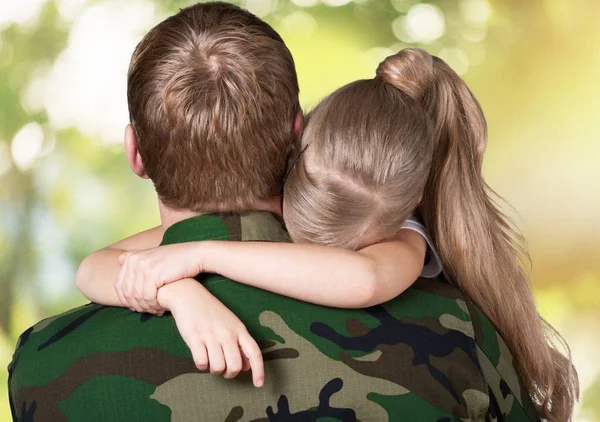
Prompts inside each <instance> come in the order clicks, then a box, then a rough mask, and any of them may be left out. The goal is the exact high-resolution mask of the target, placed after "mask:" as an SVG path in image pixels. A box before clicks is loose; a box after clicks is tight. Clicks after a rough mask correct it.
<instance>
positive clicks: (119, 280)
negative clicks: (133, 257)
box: [115, 260, 130, 307]
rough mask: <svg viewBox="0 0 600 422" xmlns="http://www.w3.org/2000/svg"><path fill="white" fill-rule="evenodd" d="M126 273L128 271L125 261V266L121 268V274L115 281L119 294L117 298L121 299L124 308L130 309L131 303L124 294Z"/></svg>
mask: <svg viewBox="0 0 600 422" xmlns="http://www.w3.org/2000/svg"><path fill="white" fill-rule="evenodd" d="M126 271H127V260H125V261H124V262H123V265H122V266H121V270H120V271H119V274H118V275H117V279H116V280H115V291H116V292H117V297H118V298H119V301H120V302H121V303H122V304H123V306H126V307H130V306H129V302H128V301H127V298H126V297H125V295H124V294H123V283H124V278H125V272H126Z"/></svg>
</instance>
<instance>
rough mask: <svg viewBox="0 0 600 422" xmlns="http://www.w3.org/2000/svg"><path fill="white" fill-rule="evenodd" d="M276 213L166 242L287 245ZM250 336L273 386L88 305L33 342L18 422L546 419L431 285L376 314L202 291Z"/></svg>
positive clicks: (217, 284)
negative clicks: (217, 366) (211, 365)
mask: <svg viewBox="0 0 600 422" xmlns="http://www.w3.org/2000/svg"><path fill="white" fill-rule="evenodd" d="M286 238H287V237H286V233H285V232H284V231H283V229H282V228H281V225H280V224H279V222H278V221H277V220H276V219H275V217H273V216H272V215H271V214H268V213H248V214H243V215H227V216H224V215H219V216H218V215H205V216H200V217H195V218H191V219H189V220H185V221H182V222H179V223H177V224H175V225H173V226H172V227H171V228H169V229H168V230H167V232H166V233H165V236H164V240H163V243H164V244H169V243H177V242H186V241H193V240H206V239H219V240H224V239H230V240H263V241H281V240H285V239H286ZM199 280H200V281H201V282H202V283H204V284H205V286H206V287H207V288H208V289H209V290H210V291H211V292H212V293H213V294H214V295H215V296H216V297H217V298H219V299H220V300H221V301H222V302H223V303H224V304H225V305H226V306H227V307H229V308H230V309H231V310H232V311H233V312H235V313H236V314H237V315H238V316H239V317H240V319H241V320H242V321H243V322H244V323H245V324H246V326H247V328H248V330H249V332H250V334H252V336H253V337H254V338H255V339H256V340H257V341H258V342H259V344H260V346H261V349H262V351H263V355H264V361H265V385H264V387H263V388H254V387H253V386H252V382H251V379H250V374H248V373H243V374H241V375H240V376H238V377H237V378H236V379H234V380H225V379H223V378H222V377H221V376H216V375H211V374H210V373H203V372H199V371H198V370H197V369H196V368H195V366H194V363H193V361H192V358H191V354H190V351H189V350H188V348H187V347H186V345H185V343H184V342H183V340H182V339H181V337H180V335H179V333H178V331H177V328H176V326H175V321H174V320H173V318H172V317H171V316H170V315H165V316H164V317H160V318H159V317H153V316H150V315H147V314H137V313H134V312H131V311H129V310H128V309H125V308H115V307H106V306H100V305H97V304H88V305H85V306H82V307H79V308H76V309H73V310H70V311H68V312H66V313H64V314H62V315H59V316H56V317H52V318H48V319H45V320H43V321H41V322H39V323H38V324H36V325H34V326H33V327H31V328H29V329H28V330H27V331H25V332H24V333H23V334H22V335H21V337H20V339H19V342H18V344H17V348H16V351H15V354H14V357H13V361H12V362H11V364H10V366H9V391H10V401H11V409H12V412H13V416H14V418H15V419H16V420H19V421H52V422H60V421H67V420H68V421H86V422H90V421H103V422H104V421H167V420H172V421H182V422H190V421H229V422H233V421H242V420H243V421H317V420H319V421H326V420H327V421H355V420H359V421H438V422H441V421H458V420H463V421H479V420H486V421H488V420H489V421H501V420H505V421H508V420H510V421H527V420H537V417H536V416H535V412H534V410H533V407H532V405H531V402H530V401H529V398H528V395H527V393H526V392H525V391H524V389H523V386H522V383H521V381H520V378H519V377H518V375H517V373H516V372H515V369H514V367H513V364H512V358H511V355H510V353H509V351H508V350H507V348H506V346H505V344H504V342H503V341H502V340H501V339H500V337H499V336H498V334H497V332H496V330H495V329H494V327H493V326H492V324H491V323H490V321H489V320H488V319H487V318H486V317H485V316H483V314H482V313H481V312H479V311H478V310H477V309H476V308H475V307H474V306H473V305H472V304H471V303H470V302H469V300H468V299H467V298H465V297H464V296H463V295H462V294H461V293H460V292H459V291H457V290H456V289H455V288H453V287H452V286H451V285H450V284H449V283H447V282H445V281H443V280H441V279H427V280H425V279H420V280H419V281H417V282H416V283H415V284H414V285H413V287H411V288H410V289H408V290H407V291H406V292H405V293H403V294H402V295H400V296H399V297H398V298H396V299H393V300H391V301H389V302H387V303H385V304H383V305H380V306H373V307H371V308H368V309H364V310H341V309H334V308H328V307H324V306H318V305H314V304H310V303H305V302H301V301H298V300H294V299H290V298H287V297H283V296H279V295H276V294H274V293H270V292H267V291H263V290H259V289H256V288H254V287H249V286H246V285H244V284H240V283H236V282H233V281H231V280H228V279H225V278H223V277H221V276H213V275H210V276H206V277H202V278H200V279H199Z"/></svg>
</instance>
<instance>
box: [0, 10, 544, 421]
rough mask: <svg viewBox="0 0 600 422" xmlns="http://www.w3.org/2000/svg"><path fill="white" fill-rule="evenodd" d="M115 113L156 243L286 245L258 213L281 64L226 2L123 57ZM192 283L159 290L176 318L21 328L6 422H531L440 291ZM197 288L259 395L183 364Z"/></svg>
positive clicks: (292, 117) (285, 122) (288, 142)
mask: <svg viewBox="0 0 600 422" xmlns="http://www.w3.org/2000/svg"><path fill="white" fill-rule="evenodd" d="M128 101H129V107H130V114H131V123H132V127H130V128H128V130H127V132H126V136H125V138H126V139H125V144H126V152H127V157H128V160H129V163H130V165H131V167H132V169H133V170H134V172H135V173H136V174H137V175H139V176H141V177H149V178H150V179H151V180H152V181H153V183H154V186H155V189H156V192H157V195H158V197H159V203H160V211H161V220H162V225H163V228H164V229H165V232H164V237H163V240H162V244H169V243H177V242H185V241H192V240H205V239H221V240H227V239H229V240H262V241H281V240H285V239H286V234H285V232H284V231H283V229H282V227H281V225H280V223H279V221H278V218H277V217H276V216H274V215H273V214H271V213H270V212H269V211H276V210H277V209H278V203H279V199H278V197H279V195H280V194H281V191H282V179H283V176H284V170H285V163H286V157H287V155H288V152H289V151H290V150H291V149H292V148H291V147H292V145H293V141H294V138H295V137H296V136H297V135H298V133H299V129H300V125H301V115H300V107H299V104H298V85H297V78H296V73H295V70H294V64H293V60H292V57H291V55H290V53H289V51H288V50H287V48H286V47H285V44H284V43H283V41H282V40H281V38H280V37H279V36H278V35H277V34H276V33H275V31H273V29H272V28H271V27H269V26H268V25H267V24H266V23H264V22H262V21H261V20H260V19H258V18H257V17H255V16H253V15H251V14H249V13H248V12H245V11H243V10H241V9H239V8H237V7H235V6H232V5H227V4H223V3H205V4H199V5H196V6H192V7H190V8H187V9H184V10H182V11H181V12H180V13H178V14H177V15H175V16H172V17H170V18H169V19H167V20H166V21H164V22H162V23H160V24H159V25H157V26H156V27H155V28H154V29H152V30H151V31H150V33H149V34H148V35H147V36H146V37H145V38H144V39H143V40H142V42H141V43H140V45H139V46H138V48H137V49H136V52H135V53H134V57H133V59H132V63H131V67H130V74H129V86H128ZM223 212H226V214H223ZM190 281H191V283H190ZM199 281H200V283H199V282H196V281H192V280H188V282H184V281H181V282H178V283H173V284H171V285H168V286H165V287H163V288H161V289H160V290H159V299H160V302H161V305H164V306H165V307H166V308H168V309H170V310H171V311H172V314H169V315H165V316H163V317H160V318H159V317H153V316H149V315H147V314H139V313H135V312H131V311H129V310H128V309H125V308H117V307H107V306H101V305H96V304H89V305H85V306H83V307H80V308H77V309H73V310H71V311H68V312H66V313H64V314H62V315H59V316H57V317H53V318H48V319H46V320H43V321H41V322H40V323H38V324H36V325H34V326H33V327H31V328H30V329H28V330H27V331H26V332H25V333H23V335H21V337H20V339H19V342H18V344H17V348H16V352H15V354H14V358H13V361H12V362H11V364H10V366H9V389H10V399H11V409H12V412H13V416H14V418H15V419H16V420H28V421H66V420H69V421H77V420H90V419H91V420H102V421H117V420H119V421H121V420H122V421H137V420H139V421H151V420H157V421H162V420H174V421H196V420H203V421H238V420H272V421H316V420H317V419H319V418H322V419H324V418H328V419H329V420H343V421H354V420H361V421H368V420H370V421H385V420H391V421H396V420H410V421H421V420H427V421H429V420H436V421H442V420H444V421H448V420H458V419H464V420H467V419H468V420H484V419H485V420H488V419H489V420H492V419H503V418H511V420H528V419H534V415H533V410H532V408H531V404H530V403H529V400H528V398H527V394H526V393H525V392H524V389H523V387H522V385H521V383H520V381H519V377H518V376H517V374H516V372H515V370H514V368H513V366H512V359H511V357H510V353H509V352H508V350H507V349H506V346H505V345H504V342H503V341H502V340H501V339H500V337H499V336H498V334H497V333H496V331H495V329H494V327H493V326H492V324H491V323H490V322H489V321H488V319H487V318H485V317H484V316H483V315H482V314H481V312H479V311H478V310H477V309H475V308H474V307H473V305H472V304H471V303H470V301H469V300H468V299H467V298H465V297H463V296H462V295H461V294H460V292H458V291H457V290H456V289H454V288H453V287H452V286H451V285H450V284H449V283H447V282H445V281H444V280H441V279H440V280H427V281H417V282H416V283H415V284H414V286H413V287H411V288H410V289H408V290H407V291H406V292H405V293H403V294H402V295H401V297H399V298H396V299H394V300H392V301H390V302H388V303H386V304H384V305H381V306H375V307H372V308H368V309H365V310H340V309H333V308H326V307H322V306H317V305H313V304H309V303H304V302H300V301H297V300H293V299H290V298H286V297H282V296H279V295H276V294H273V293H270V292H266V291H261V290H257V289H254V288H252V287H248V286H246V285H243V284H239V283H235V282H232V281H230V280H227V279H224V278H222V277H218V276H209V277H206V278H203V279H200V280H199ZM208 292H210V294H212V295H214V296H215V297H216V298H218V299H219V300H220V301H221V302H222V303H223V304H224V305H225V306H226V307H227V308H229V309H230V310H231V311H233V312H234V313H235V314H236V315H237V316H238V317H239V318H240V320H241V321H242V322H243V323H244V324H245V329H247V330H248V332H249V334H250V335H251V336H252V337H253V338H254V339H256V340H257V341H258V342H259V345H260V348H261V349H262V355H263V359H264V366H265V373H266V379H265V384H264V386H263V387H262V388H255V387H253V385H252V382H251V380H250V377H249V374H247V373H244V374H242V375H240V376H238V377H237V378H235V379H234V380H226V379H223V378H222V377H219V376H216V375H212V374H210V373H207V372H206V371H199V370H198V369H197V368H196V366H195V365H194V360H193V359H192V356H191V353H190V350H189V349H188V347H187V346H186V344H185V343H184V341H183V340H182V338H181V336H180V334H179V332H178V330H177V327H178V326H180V327H179V328H180V329H181V332H182V334H183V333H184V332H187V328H188V327H187V326H186V324H187V322H189V320H184V319H182V318H180V316H181V310H180V308H179V306H183V305H181V303H184V302H185V298H187V297H193V296H194V295H199V294H202V295H206V294H208ZM115 304H117V303H116V302H115ZM176 324H177V325H176Z"/></svg>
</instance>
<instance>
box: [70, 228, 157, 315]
mask: <svg viewBox="0 0 600 422" xmlns="http://www.w3.org/2000/svg"><path fill="white" fill-rule="evenodd" d="M163 233H164V230H163V228H162V227H161V226H158V227H154V228H152V229H149V230H146V231H143V232H141V233H138V234H135V235H133V236H131V237H128V238H126V239H123V240H120V241H119V242H117V243H114V244H112V245H110V246H107V247H106V248H104V249H100V250H99V251H96V252H94V253H92V254H91V255H89V256H88V257H86V258H85V259H84V260H83V262H82V263H81V264H80V265H79V268H78V269H77V273H76V275H75V285H76V286H77V288H78V289H79V290H80V291H81V293H83V295H84V296H85V297H87V298H88V299H89V300H91V301H92V302H96V303H100V304H102V305H109V306H124V305H123V304H122V302H121V301H120V300H119V297H118V296H117V293H116V291H115V288H114V283H115V279H116V277H117V275H118V274H119V271H120V270H121V265H120V264H119V262H118V258H119V256H120V255H121V254H122V253H123V252H127V251H132V250H137V249H148V248H154V247H156V246H158V245H159V244H160V242H161V240H162V236H163Z"/></svg>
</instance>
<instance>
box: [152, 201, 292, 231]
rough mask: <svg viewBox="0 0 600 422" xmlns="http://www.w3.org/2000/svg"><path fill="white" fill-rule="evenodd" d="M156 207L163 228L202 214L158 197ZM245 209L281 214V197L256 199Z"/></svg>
mask: <svg viewBox="0 0 600 422" xmlns="http://www.w3.org/2000/svg"><path fill="white" fill-rule="evenodd" d="M158 209H159V211H160V220H161V224H162V227H163V229H165V230H166V229H167V228H169V227H171V226H172V225H173V224H175V223H178V222H180V221H183V220H187V219H188V218H192V217H196V216H198V215H202V213H201V212H197V211H190V210H182V209H174V208H170V207H168V206H167V205H165V204H164V203H163V202H162V201H161V200H160V199H159V200H158ZM247 211H267V212H271V213H273V214H278V215H281V197H279V196H277V197H273V198H269V199H264V200H262V201H257V202H256V203H255V204H254V206H253V207H250V208H249V209H248V210H247ZM221 212H227V210H223V211H221Z"/></svg>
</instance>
